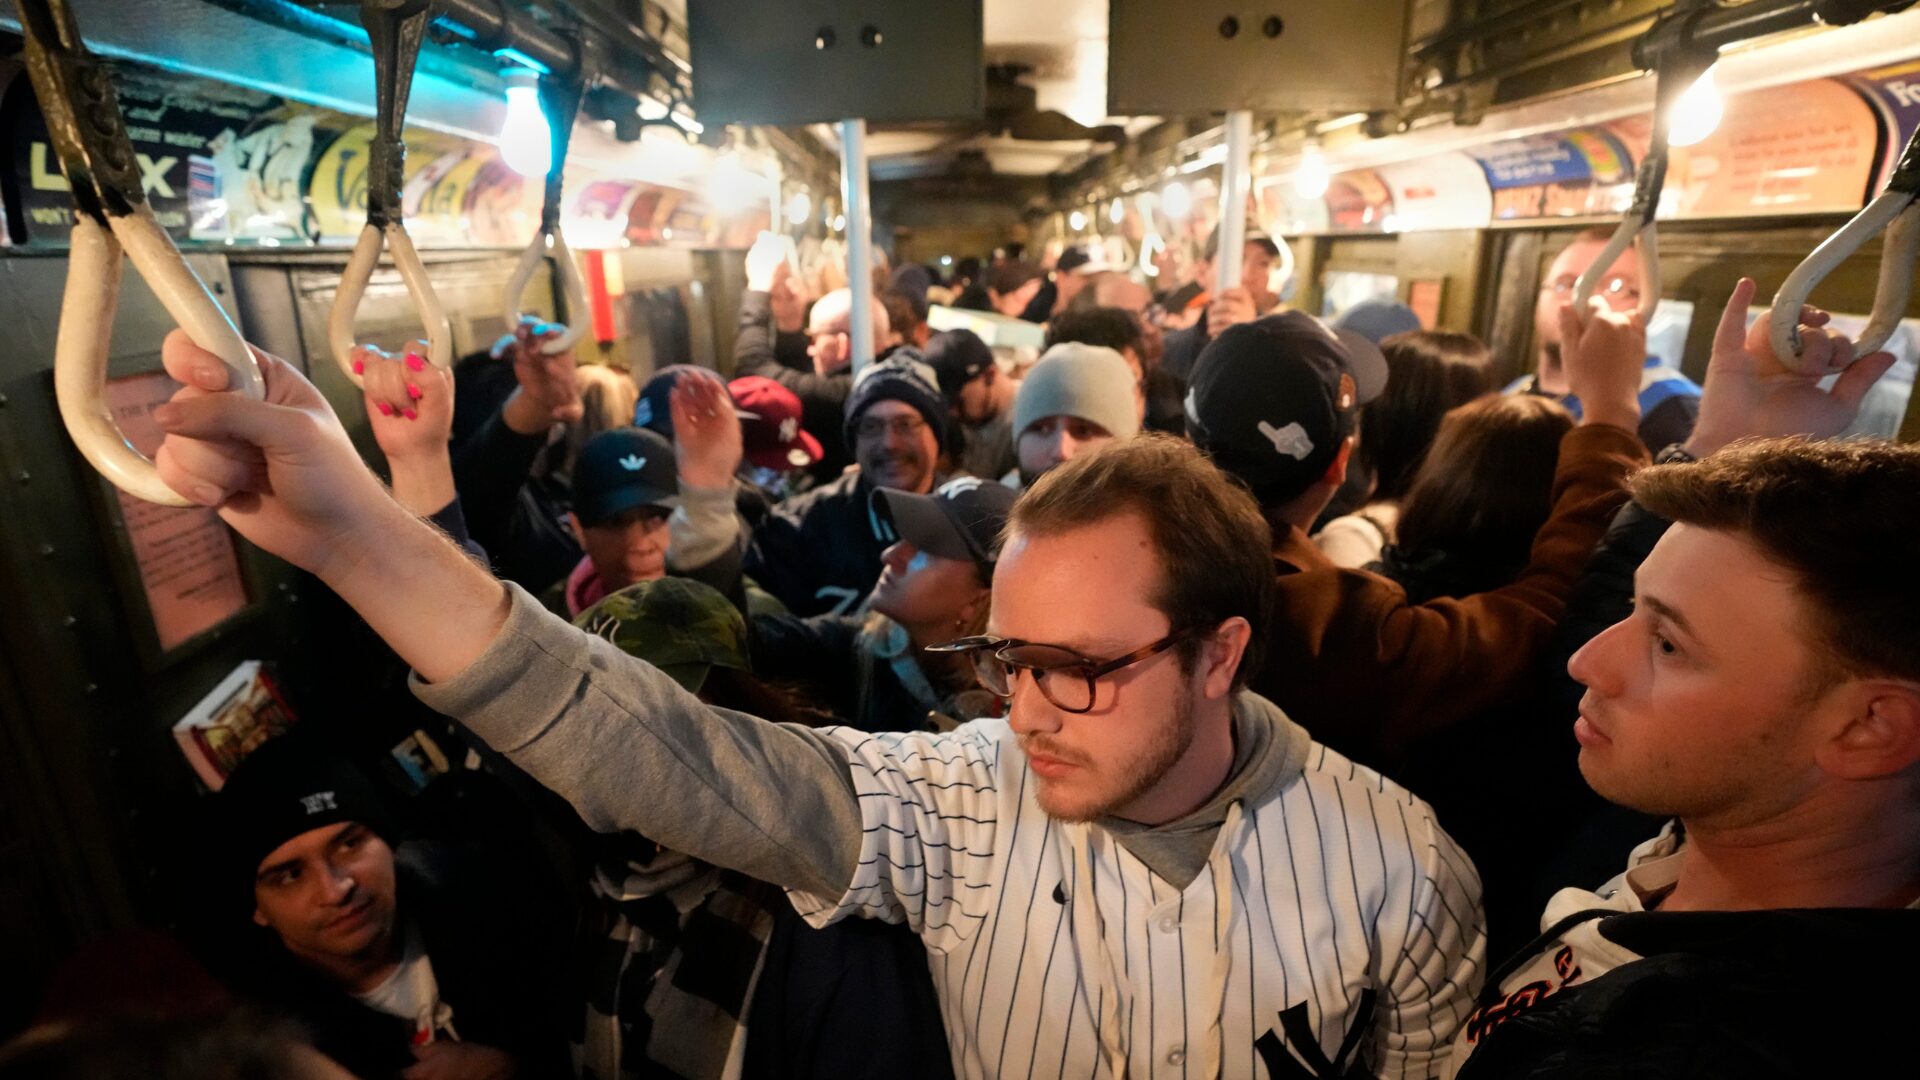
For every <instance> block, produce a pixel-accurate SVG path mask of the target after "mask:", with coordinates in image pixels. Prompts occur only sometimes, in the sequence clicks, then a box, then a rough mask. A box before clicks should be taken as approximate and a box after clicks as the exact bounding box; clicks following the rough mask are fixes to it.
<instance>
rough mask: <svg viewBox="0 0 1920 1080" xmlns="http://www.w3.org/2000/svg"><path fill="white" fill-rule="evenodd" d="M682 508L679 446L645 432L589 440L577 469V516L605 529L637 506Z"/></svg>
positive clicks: (637, 430)
mask: <svg viewBox="0 0 1920 1080" xmlns="http://www.w3.org/2000/svg"><path fill="white" fill-rule="evenodd" d="M678 505H680V479H679V470H678V468H677V467H676V466H675V464H674V460H673V444H672V443H670V442H668V441H667V440H666V438H665V437H664V436H662V435H660V434H659V433H658V432H654V431H648V430H647V429H645V428H615V429H614V430H612V431H603V432H601V433H600V434H598V435H595V436H594V437H593V438H591V439H588V440H587V445H586V446H584V447H582V448H581V450H580V460H579V461H577V462H575V463H574V466H573V512H574V513H575V514H576V515H578V516H579V518H580V524H582V525H599V524H602V523H604V522H607V521H610V520H612V519H613V518H614V517H615V516H616V515H618V514H620V513H622V512H624V511H627V510H631V509H633V508H634V507H636V506H664V507H674V506H678Z"/></svg>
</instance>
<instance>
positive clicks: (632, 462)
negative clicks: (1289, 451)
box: [620, 425, 1298, 472]
mask: <svg viewBox="0 0 1920 1080" xmlns="http://www.w3.org/2000/svg"><path fill="white" fill-rule="evenodd" d="M1296 426H1298V425H1296ZM620 467H621V468H623V469H625V470H627V471H628V472H639V471H640V470H641V469H644V468H646V467H647V459H646V458H643V457H641V456H640V455H639V454H628V455H627V456H626V457H623V458H621V459H620Z"/></svg>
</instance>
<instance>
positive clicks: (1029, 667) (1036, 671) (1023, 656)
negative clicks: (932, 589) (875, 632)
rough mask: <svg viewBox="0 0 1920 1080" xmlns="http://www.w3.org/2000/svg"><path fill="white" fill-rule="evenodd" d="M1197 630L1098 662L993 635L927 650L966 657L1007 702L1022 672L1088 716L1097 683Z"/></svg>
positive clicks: (1060, 705) (1067, 708)
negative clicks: (1027, 673)
mask: <svg viewBox="0 0 1920 1080" xmlns="http://www.w3.org/2000/svg"><path fill="white" fill-rule="evenodd" d="M1197 633H1198V631H1196V630H1194V629H1191V628H1189V629H1186V630H1176V631H1174V632H1173V633H1171V634H1168V635H1167V636H1166V637H1163V638H1161V639H1160V640H1159V641H1156V642H1153V643H1152V644H1150V645H1142V646H1141V647H1139V648H1138V649H1135V650H1133V651H1132V652H1130V653H1127V654H1126V655H1125V656H1116V657H1114V658H1113V659H1111V660H1096V659H1094V658H1093V657H1090V656H1084V655H1082V654H1080V653H1077V652H1075V651H1073V650H1072V649H1069V648H1066V647H1065V646H1061V645H1046V644H1041V643H1039V642H1033V641H1021V640H1019V639H1017V638H998V637H992V636H988V635H979V636H975V637H964V638H960V639H958V640H957V641H949V642H945V643H944V644H940V645H929V646H927V651H928V652H938V653H966V654H969V658H970V659H971V660H972V661H973V670H974V674H975V675H977V676H978V677H979V679H980V685H982V686H984V687H986V688H987V689H988V690H991V691H992V692H993V693H995V694H998V695H1000V696H1001V697H1004V698H1011V697H1012V696H1013V684H1014V683H1015V682H1016V681H1017V680H1018V678H1019V673H1020V672H1021V671H1028V672H1031V673H1032V674H1033V683H1034V685H1035V686H1037V687H1039V688H1040V695H1041V696H1042V697H1044V698H1046V699H1047V700H1048V701H1050V702H1052V703H1053V705H1054V707H1055V708H1057V709H1060V710H1061V711H1062V712H1070V713H1084V712H1088V711H1090V710H1092V708H1093V701H1094V693H1095V690H1096V685H1095V684H1096V683H1098V682H1099V680H1100V679H1101V678H1103V677H1105V676H1107V675H1111V674H1113V673H1114V672H1116V671H1119V670H1120V669H1122V668H1126V667H1132V666H1133V665H1134V664H1138V663H1140V662H1141V661H1143V660H1147V659H1150V658H1152V657H1155V656H1158V655H1159V654H1161V653H1163V652H1166V651H1167V650H1168V649H1171V648H1173V647H1174V646H1175V645H1177V644H1179V643H1180V642H1182V641H1185V640H1186V639H1188V638H1190V637H1193V636H1195V635H1196V634H1197Z"/></svg>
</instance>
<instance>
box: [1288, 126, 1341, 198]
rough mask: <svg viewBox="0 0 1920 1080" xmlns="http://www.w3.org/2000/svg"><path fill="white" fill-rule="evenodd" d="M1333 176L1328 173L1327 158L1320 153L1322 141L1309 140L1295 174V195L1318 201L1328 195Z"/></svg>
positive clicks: (1302, 151)
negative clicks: (1328, 187)
mask: <svg viewBox="0 0 1920 1080" xmlns="http://www.w3.org/2000/svg"><path fill="white" fill-rule="evenodd" d="M1331 183H1333V174H1332V173H1331V172H1329V171H1327V156H1326V155H1325V154H1323V153H1321V152H1320V140H1318V139H1308V140H1307V145H1306V147H1305V149H1303V150H1301V151H1300V164H1299V166H1298V167H1296V168H1295V169H1294V173H1293V193H1294V194H1295V195H1298V196H1300V197H1301V198H1303V199H1318V198H1320V197H1321V196H1322V195H1325V194H1326V193H1327V186H1328V185H1329V184H1331Z"/></svg>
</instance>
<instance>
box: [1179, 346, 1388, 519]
mask: <svg viewBox="0 0 1920 1080" xmlns="http://www.w3.org/2000/svg"><path fill="white" fill-rule="evenodd" d="M1352 338H1353V339H1352V340H1349V339H1348V337H1347V336H1346V335H1336V334H1335V333H1334V332H1333V331H1331V330H1329V329H1327V328H1326V327H1325V326H1324V325H1322V324H1321V322H1320V321H1319V320H1318V319H1315V318H1313V317H1312V316H1310V315H1307V314H1305V313H1304V312H1299V311H1289V312H1286V313H1284V314H1280V315H1269V316H1267V317H1266V318H1264V319H1256V320H1255V321H1253V322H1250V323H1241V324H1239V325H1238V326H1232V327H1228V328H1227V329H1226V330H1224V331H1222V332H1221V333H1220V335H1219V336H1218V337H1216V338H1214V339H1213V340H1212V341H1210V342H1208V343H1207V347H1206V348H1204V349H1202V350H1201V351H1200V356H1199V358H1198V359H1196V360H1195V361H1194V365H1193V378H1192V379H1191V381H1190V382H1189V384H1188V390H1187V434H1188V436H1189V437H1191V438H1192V439H1193V442H1194V445H1196V446H1198V447H1199V448H1200V449H1202V450H1204V451H1206V452H1207V454H1208V455H1209V456H1211V457H1212V458H1213V460H1214V463H1215V464H1217V465H1219V466H1220V467H1221V468H1222V469H1225V470H1227V471H1228V472H1230V473H1232V474H1233V475H1235V476H1238V477H1239V478H1240V479H1241V480H1243V481H1245V482H1246V484H1247V486H1248V487H1250V488H1252V489H1253V494H1254V497H1255V498H1256V499H1258V500H1260V502H1261V504H1262V505H1266V506H1272V505H1275V504H1278V503H1284V502H1287V501H1288V500H1290V499H1293V498H1295V497H1297V496H1299V495H1301V494H1303V493H1304V492H1305V491H1306V490H1307V489H1308V488H1310V487H1312V486H1313V484H1314V482H1315V481H1317V480H1319V479H1320V478H1321V477H1323V476H1325V475H1326V472H1327V469H1328V468H1329V467H1331V466H1332V464H1333V459H1334V455H1335V454H1337V453H1338V452H1339V449H1340V442H1341V440H1342V439H1345V438H1346V437H1347V436H1348V435H1351V434H1353V431H1354V424H1355V421H1356V420H1357V418H1358V417H1359V413H1360V406H1361V405H1363V404H1365V403H1366V402H1367V401H1370V400H1372V398H1373V397H1375V396H1377V395H1378V394H1379V393H1380V391H1381V390H1383V389H1385V387H1386V377H1385V372H1386V361H1385V359H1384V358H1383V357H1381V356H1380V353H1379V350H1377V349H1374V348H1373V347H1372V346H1371V345H1368V344H1367V343H1366V342H1364V340H1362V339H1359V337H1358V335H1353V336H1352ZM1376 363H1377V367H1376Z"/></svg>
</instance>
